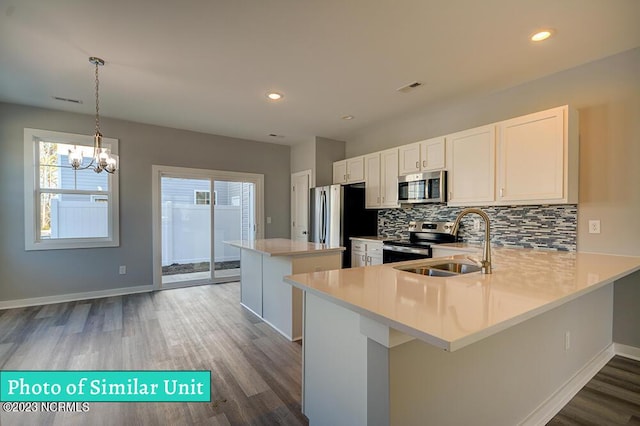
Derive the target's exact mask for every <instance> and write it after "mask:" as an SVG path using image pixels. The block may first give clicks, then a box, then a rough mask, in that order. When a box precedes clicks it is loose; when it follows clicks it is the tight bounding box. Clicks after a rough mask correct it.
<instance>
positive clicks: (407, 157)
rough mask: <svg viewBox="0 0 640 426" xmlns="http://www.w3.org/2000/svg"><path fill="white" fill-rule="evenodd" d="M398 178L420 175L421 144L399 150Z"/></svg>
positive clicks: (406, 146) (402, 147) (413, 144)
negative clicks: (412, 174) (414, 174)
mask: <svg viewBox="0 0 640 426" xmlns="http://www.w3.org/2000/svg"><path fill="white" fill-rule="evenodd" d="M398 159H399V165H398V166H399V171H398V176H402V175H408V174H411V173H418V172H419V171H420V142H417V143H412V144H410V145H404V146H401V147H400V148H398Z"/></svg>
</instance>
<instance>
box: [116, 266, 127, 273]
mask: <svg viewBox="0 0 640 426" xmlns="http://www.w3.org/2000/svg"><path fill="white" fill-rule="evenodd" d="M118 273H119V274H120V275H124V274H126V273H127V267H126V266H125V265H120V269H119V270H118Z"/></svg>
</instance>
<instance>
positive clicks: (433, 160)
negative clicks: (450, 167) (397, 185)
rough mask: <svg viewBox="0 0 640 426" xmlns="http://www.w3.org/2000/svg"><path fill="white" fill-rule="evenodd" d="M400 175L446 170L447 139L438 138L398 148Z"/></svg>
mask: <svg viewBox="0 0 640 426" xmlns="http://www.w3.org/2000/svg"><path fill="white" fill-rule="evenodd" d="M398 157H399V175H400V176H402V175H408V174H411V173H419V172H427V171H431V170H442V169H444V168H445V138H444V137H438V138H432V139H427V140H424V141H420V142H416V143H412V144H409V145H404V146H401V147H399V148H398Z"/></svg>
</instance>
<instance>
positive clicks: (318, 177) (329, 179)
mask: <svg viewBox="0 0 640 426" xmlns="http://www.w3.org/2000/svg"><path fill="white" fill-rule="evenodd" d="M344 153H345V143H344V141H337V140H334V139H328V138H323V137H320V136H318V137H316V138H315V139H314V140H312V141H308V142H301V143H299V144H296V145H293V146H292V147H291V173H296V172H302V171H304V170H311V187H314V186H324V185H331V184H332V183H333V162H334V161H338V160H344V158H345V156H344Z"/></svg>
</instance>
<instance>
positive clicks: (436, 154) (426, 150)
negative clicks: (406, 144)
mask: <svg viewBox="0 0 640 426" xmlns="http://www.w3.org/2000/svg"><path fill="white" fill-rule="evenodd" d="M420 158H421V159H422V162H421V164H420V167H421V169H422V171H425V172H427V171H431V170H442V169H444V168H445V138H444V136H443V137H439V138H433V139H427V140H426V141H422V142H421V143H420Z"/></svg>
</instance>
